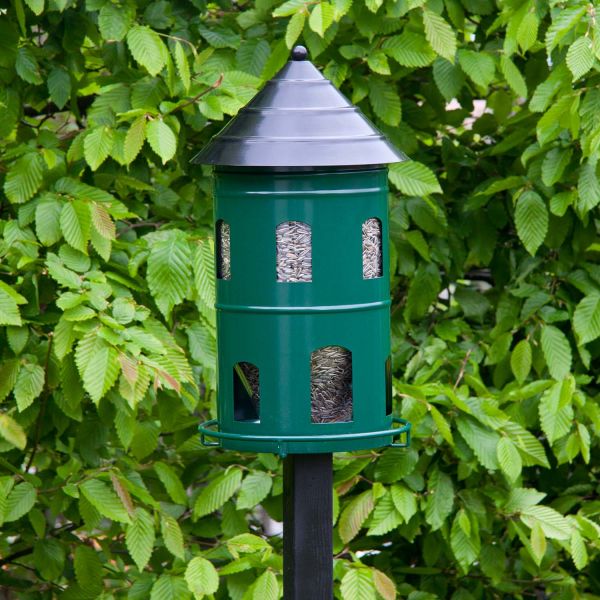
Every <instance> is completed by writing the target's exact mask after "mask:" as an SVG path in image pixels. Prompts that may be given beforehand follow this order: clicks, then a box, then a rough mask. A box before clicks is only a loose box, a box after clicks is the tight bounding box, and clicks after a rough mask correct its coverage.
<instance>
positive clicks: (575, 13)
mask: <svg viewBox="0 0 600 600" xmlns="http://www.w3.org/2000/svg"><path fill="white" fill-rule="evenodd" d="M585 12H586V7H584V6H575V7H573V8H562V9H561V10H559V11H557V12H556V13H555V17H554V18H553V20H552V25H550V27H548V30H547V31H546V40H545V41H546V50H547V51H548V56H550V54H551V52H552V50H553V49H554V47H555V46H556V45H558V44H559V43H560V42H561V40H563V38H564V37H565V36H566V35H567V34H568V33H569V31H571V29H573V27H575V25H577V23H579V21H580V20H581V17H583V15H584V14H585Z"/></svg>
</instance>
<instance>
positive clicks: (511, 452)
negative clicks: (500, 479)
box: [496, 436, 523, 482]
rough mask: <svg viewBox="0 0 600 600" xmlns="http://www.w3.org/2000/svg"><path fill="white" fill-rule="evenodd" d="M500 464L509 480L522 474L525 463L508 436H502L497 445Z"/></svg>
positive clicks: (514, 479)
mask: <svg viewBox="0 0 600 600" xmlns="http://www.w3.org/2000/svg"><path fill="white" fill-rule="evenodd" d="M496 453H497V456H498V464H499V465H500V469H501V470H502V472H503V473H504V474H505V475H506V477H507V478H508V480H509V481H511V482H514V481H516V479H517V478H518V477H519V475H520V474H521V469H522V467H523V463H522V461H521V455H520V454H519V451H518V450H517V448H516V446H515V444H514V443H513V442H512V440H511V439H510V438H509V437H507V436H502V437H501V438H500V439H499V440H498V445H497V446H496Z"/></svg>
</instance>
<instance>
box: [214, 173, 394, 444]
mask: <svg viewBox="0 0 600 600" xmlns="http://www.w3.org/2000/svg"><path fill="white" fill-rule="evenodd" d="M214 201H215V222H216V223H217V224H218V223H219V222H223V223H226V224H228V225H229V233H230V261H231V262H230V275H228V276H229V279H223V278H220V279H219V278H218V279H217V304H216V308H217V337H218V421H219V430H220V432H225V433H228V434H234V436H233V438H234V439H222V440H221V445H222V446H223V447H225V448H229V449H234V450H244V451H252V452H277V453H280V454H287V453H296V454H298V453H313V452H314V453H316V452H338V451H347V450H357V449H363V448H372V447H378V446H384V445H388V444H390V443H391V442H392V436H391V435H390V434H389V432H386V430H389V429H390V428H391V424H392V417H391V399H390V397H391V387H390V386H391V381H390V373H389V371H390V362H389V360H390V359H389V357H390V295H389V266H388V265H389V253H388V252H389V251H388V215H387V213H388V210H387V169H385V168H374V169H365V170H346V171H340V170H335V171H327V172H323V171H321V172H314V171H313V172H299V171H290V172H273V171H271V172H256V171H254V172H252V171H249V170H239V171H235V170H232V169H227V170H226V169H219V168H217V169H216V171H215V189H214ZM372 218H377V219H379V221H380V222H381V240H382V244H381V245H382V273H381V276H380V277H377V278H373V279H365V278H363V256H362V240H363V234H362V226H363V223H365V221H366V220H368V219H372ZM288 221H299V222H302V223H305V224H307V225H309V226H310V228H311V232H312V281H310V282H282V281H277V275H276V261H277V249H276V229H277V226H278V225H280V224H281V223H284V222H288ZM217 260H218V259H217ZM324 346H341V347H343V348H345V349H347V350H349V351H350V352H351V353H352V420H351V421H347V422H335V423H314V422H312V418H311V354H312V353H313V352H314V351H315V350H318V349H319V348H322V347H324ZM239 363H251V364H253V365H255V366H256V367H258V371H259V387H260V407H259V411H258V412H259V414H258V418H256V417H254V418H252V417H251V418H242V420H240V415H239V411H238V414H237V419H238V420H236V399H235V398H234V395H235V390H234V386H235V385H236V384H235V383H234V382H235V377H236V375H235V366H236V364H239ZM377 431H383V432H386V434H385V435H380V436H377V437H371V438H365V437H360V436H357V435H355V434H364V433H370V432H377ZM235 434H238V435H235ZM344 434H351V435H350V436H346V437H342V438H340V439H330V438H328V439H327V440H326V441H323V440H321V439H319V436H324V435H325V436H329V435H344ZM244 436H250V437H249V438H246V437H244ZM253 436H265V437H266V438H267V439H264V438H263V439H261V440H255V439H252V437H253ZM287 436H306V438H307V440H306V441H285V439H284V441H283V442H282V441H281V439H280V438H286V437H287ZM313 436H314V439H308V438H312V437H313Z"/></svg>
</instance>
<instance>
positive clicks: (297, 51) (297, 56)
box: [292, 46, 308, 60]
mask: <svg viewBox="0 0 600 600" xmlns="http://www.w3.org/2000/svg"><path fill="white" fill-rule="evenodd" d="M307 57H308V50H307V49H306V48H305V47H304V46H294V49H293V50H292V60H306V58H307Z"/></svg>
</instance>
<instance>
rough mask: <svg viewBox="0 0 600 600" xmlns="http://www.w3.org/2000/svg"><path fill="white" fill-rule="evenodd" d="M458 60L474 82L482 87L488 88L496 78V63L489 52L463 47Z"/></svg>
mask: <svg viewBox="0 0 600 600" xmlns="http://www.w3.org/2000/svg"><path fill="white" fill-rule="evenodd" d="M458 62H459V63H460V66H461V67H462V70H463V71H464V72H465V73H466V74H467V75H468V76H469V77H470V78H471V80H472V81H473V83H475V84H476V85H478V86H480V87H483V88H487V87H488V86H489V85H490V83H491V82H492V80H493V79H494V74H495V72H496V64H495V63H494V59H493V58H492V57H491V56H490V55H489V54H485V53H484V52H475V51H474V50H463V49H461V50H459V51H458Z"/></svg>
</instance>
